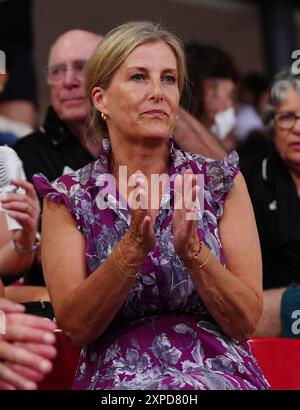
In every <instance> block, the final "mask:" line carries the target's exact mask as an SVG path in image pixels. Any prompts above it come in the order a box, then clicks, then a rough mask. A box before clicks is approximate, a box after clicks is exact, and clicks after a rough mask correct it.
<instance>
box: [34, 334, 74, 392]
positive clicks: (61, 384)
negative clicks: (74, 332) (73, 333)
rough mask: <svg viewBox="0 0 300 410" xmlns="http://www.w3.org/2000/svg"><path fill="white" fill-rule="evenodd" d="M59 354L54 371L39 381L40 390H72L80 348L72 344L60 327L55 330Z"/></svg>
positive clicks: (55, 360)
mask: <svg viewBox="0 0 300 410" xmlns="http://www.w3.org/2000/svg"><path fill="white" fill-rule="evenodd" d="M55 336H56V349H57V355H56V356H55V358H54V360H53V362H52V364H53V369H52V371H51V372H50V373H49V374H47V375H46V376H45V378H44V379H43V380H42V381H41V383H39V386H38V389H39V390H70V388H71V387H72V384H73V379H74V376H75V371H76V367H77V362H78V358H79V353H80V348H78V347H75V346H73V345H72V343H71V342H70V340H69V339H68V338H67V337H66V336H65V334H64V333H63V332H62V331H61V330H60V329H59V330H58V331H55Z"/></svg>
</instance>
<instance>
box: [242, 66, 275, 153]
mask: <svg viewBox="0 0 300 410" xmlns="http://www.w3.org/2000/svg"><path fill="white" fill-rule="evenodd" d="M269 83H270V82H269V80H268V78H267V77H265V76H263V75H261V74H258V73H249V74H248V75H246V76H245V77H244V78H242V80H241V83H240V90H239V105H238V110H237V112H238V113H237V124H236V127H235V135H236V139H237V147H236V149H237V151H238V153H239V156H240V157H248V156H253V155H257V154H259V153H260V154H262V155H263V154H264V153H267V152H268V150H269V146H270V143H269V141H268V139H267V138H266V133H265V127H264V123H263V119H262V116H263V113H264V111H265V107H266V105H267V103H268V99H269V85H270V84H269Z"/></svg>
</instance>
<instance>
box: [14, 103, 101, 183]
mask: <svg viewBox="0 0 300 410" xmlns="http://www.w3.org/2000/svg"><path fill="white" fill-rule="evenodd" d="M13 148H14V150H15V151H16V152H17V154H18V156H19V157H20V158H21V160H22V161H23V166H24V170H25V174H26V177H27V179H28V181H32V176H33V175H34V174H37V173H39V172H42V173H43V174H44V175H45V177H47V178H48V180H49V181H53V180H54V179H56V178H58V177H60V176H61V175H62V174H63V173H66V172H65V171H66V170H67V169H66V167H68V168H70V169H69V171H68V172H72V171H75V170H77V169H79V168H82V167H84V166H85V165H87V164H88V163H89V162H91V161H94V160H95V158H94V157H93V156H92V155H91V154H90V152H89V151H87V150H86V149H85V148H84V147H83V146H82V145H81V144H80V142H79V140H78V139H77V138H76V137H75V135H73V134H72V133H71V131H70V130H69V129H68V128H67V126H66V125H65V123H64V122H63V121H62V120H61V119H60V118H59V117H58V116H57V114H56V112H55V111H54V110H53V108H52V107H49V109H48V112H47V115H46V119H45V122H44V124H43V127H41V128H40V130H38V131H36V132H34V133H32V134H30V135H28V136H26V137H24V138H21V139H19V140H18V141H17V143H16V144H15V145H14V147H13Z"/></svg>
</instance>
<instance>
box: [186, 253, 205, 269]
mask: <svg viewBox="0 0 300 410" xmlns="http://www.w3.org/2000/svg"><path fill="white" fill-rule="evenodd" d="M210 258H211V252H210V251H209V250H208V256H207V258H206V259H205V261H204V262H203V263H200V265H195V266H191V267H188V266H187V268H188V269H189V270H190V271H194V269H201V268H203V266H205V265H206V264H207V262H208V261H209V260H210Z"/></svg>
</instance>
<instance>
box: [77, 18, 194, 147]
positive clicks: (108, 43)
mask: <svg viewBox="0 0 300 410" xmlns="http://www.w3.org/2000/svg"><path fill="white" fill-rule="evenodd" d="M157 41H163V42H165V43H166V44H167V45H169V46H170V48H171V49H172V51H173V52H174V54H175V57H176V60H177V70H178V88H179V91H180V93H181V92H182V90H183V88H184V86H185V81H186V62H185V56H184V48H183V45H182V42H181V41H180V40H179V39H178V38H177V37H176V36H175V35H174V34H172V33H170V32H169V31H167V30H165V29H163V28H162V27H161V26H160V24H156V23H152V22H148V21H135V22H129V23H126V24H122V25H121V26H118V27H116V28H114V29H113V30H111V31H110V32H109V33H108V34H106V36H105V37H104V38H103V39H102V40H101V41H100V43H99V44H98V46H97V47H96V49H95V51H94V53H93V54H92V56H91V58H90V59H89V61H88V63H87V66H86V76H85V84H86V95H87V98H88V101H89V104H90V112H89V116H88V119H87V123H86V135H87V138H94V139H95V141H97V140H98V141H99V137H100V138H101V136H108V133H107V127H106V122H105V121H103V120H102V119H101V116H100V113H99V112H98V111H97V110H96V108H95V107H94V105H93V100H92V97H91V94H92V90H93V88H94V87H96V86H99V87H102V88H104V89H106V88H107V87H108V86H109V85H110V83H111V81H112V78H113V76H114V74H115V72H116V70H117V69H118V68H119V67H120V65H121V64H122V63H123V62H124V61H125V60H126V58H127V57H128V56H129V54H130V53H131V52H132V51H133V50H134V49H135V48H136V47H138V46H140V45H142V44H145V43H151V42H157ZM99 134H100V135H99Z"/></svg>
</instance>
